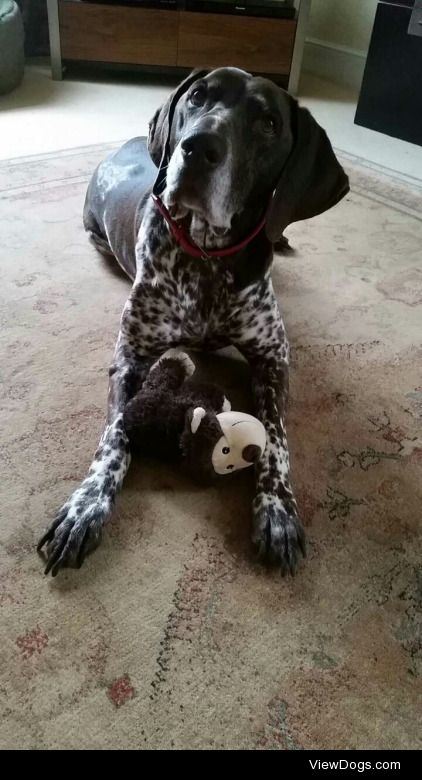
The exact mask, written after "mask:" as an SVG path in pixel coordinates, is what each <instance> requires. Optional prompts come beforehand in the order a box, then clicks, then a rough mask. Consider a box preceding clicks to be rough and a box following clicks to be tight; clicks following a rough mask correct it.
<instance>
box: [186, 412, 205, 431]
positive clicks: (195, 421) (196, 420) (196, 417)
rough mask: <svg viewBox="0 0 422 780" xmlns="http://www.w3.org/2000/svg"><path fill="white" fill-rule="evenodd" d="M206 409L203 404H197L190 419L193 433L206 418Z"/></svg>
mask: <svg viewBox="0 0 422 780" xmlns="http://www.w3.org/2000/svg"><path fill="white" fill-rule="evenodd" d="M205 415H206V411H205V409H204V408H203V407H202V406H197V407H196V408H195V409H194V410H193V412H192V418H191V421H190V429H191V431H192V433H196V432H197V430H198V428H199V426H200V425H201V421H202V420H203V419H204V417H205Z"/></svg>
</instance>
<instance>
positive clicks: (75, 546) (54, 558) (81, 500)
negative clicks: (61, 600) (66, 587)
mask: <svg viewBox="0 0 422 780" xmlns="http://www.w3.org/2000/svg"><path fill="white" fill-rule="evenodd" d="M110 509H111V505H110V500H109V499H108V498H107V497H105V496H103V495H101V493H100V492H99V491H98V490H95V488H93V487H92V485H90V486H88V485H87V483H86V482H85V483H82V485H81V486H80V487H79V488H78V489H77V490H76V491H75V492H74V493H73V495H72V496H71V498H70V499H69V500H68V501H67V502H66V504H64V506H63V507H62V509H61V510H60V512H59V513H58V514H57V515H56V517H55V519H54V520H53V522H52V523H51V525H50V526H49V528H48V530H47V532H46V533H45V534H44V536H43V537H42V538H41V539H40V541H39V542H38V546H37V550H38V552H40V551H41V550H42V548H43V547H44V545H45V544H46V545H47V551H46V561H47V565H46V568H45V572H44V573H45V574H49V572H50V571H51V574H52V576H53V577H55V576H56V574H57V573H58V572H59V570H60V569H65V568H73V569H79V568H80V567H81V566H82V564H83V562H84V560H85V558H86V556H87V555H89V554H90V553H91V552H93V551H94V550H95V549H96V547H98V545H99V544H100V542H101V538H102V529H103V525H104V523H105V521H106V519H107V516H108V514H109V512H110Z"/></svg>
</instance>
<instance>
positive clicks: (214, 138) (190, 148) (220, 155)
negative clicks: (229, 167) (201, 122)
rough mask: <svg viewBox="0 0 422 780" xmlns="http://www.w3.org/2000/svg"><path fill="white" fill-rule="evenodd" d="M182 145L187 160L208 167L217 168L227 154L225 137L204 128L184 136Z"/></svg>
mask: <svg viewBox="0 0 422 780" xmlns="http://www.w3.org/2000/svg"><path fill="white" fill-rule="evenodd" d="M181 147H182V153H183V156H184V157H185V159H186V160H189V161H190V162H193V163H198V164H200V165H205V166H206V167H207V168H216V167H217V165H220V163H221V162H222V161H223V160H224V157H225V155H226V144H225V142H224V139H223V138H221V136H220V135H218V134H217V133H211V132H209V131H204V130H203V131H201V132H196V133H193V134H192V135H190V136H188V137H187V138H184V139H183V141H182V143H181Z"/></svg>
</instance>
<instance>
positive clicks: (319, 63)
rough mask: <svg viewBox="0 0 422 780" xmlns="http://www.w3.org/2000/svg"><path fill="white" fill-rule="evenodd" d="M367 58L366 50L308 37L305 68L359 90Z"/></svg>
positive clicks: (304, 59) (304, 56) (304, 55)
mask: <svg viewBox="0 0 422 780" xmlns="http://www.w3.org/2000/svg"><path fill="white" fill-rule="evenodd" d="M365 60H366V52H365V51H360V50H359V49H351V48H349V47H348V46H339V45H337V44H334V43H329V41H320V40H318V39H317V38H307V39H306V42H305V51H304V54H303V70H306V71H309V72H310V73H315V74H316V75H317V76H322V77H323V78H327V79H330V81H337V82H339V83H340V84H345V85H347V86H348V87H354V88H355V89H356V90H359V89H360V85H361V82H362V76H363V71H364V68H365Z"/></svg>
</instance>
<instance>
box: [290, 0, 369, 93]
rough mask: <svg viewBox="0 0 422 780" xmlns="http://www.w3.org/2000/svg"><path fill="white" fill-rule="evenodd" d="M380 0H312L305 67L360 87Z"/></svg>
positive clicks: (335, 79) (321, 74) (334, 79)
mask: <svg viewBox="0 0 422 780" xmlns="http://www.w3.org/2000/svg"><path fill="white" fill-rule="evenodd" d="M377 2H378V0H312V4H311V12H310V17H309V25H308V30H307V36H306V39H307V43H306V46H305V55H304V65H303V67H304V70H308V71H311V72H313V73H316V74H318V75H320V76H324V77H326V78H331V79H332V80H333V81H340V82H341V83H344V84H348V85H349V86H353V87H355V88H358V87H359V86H360V82H361V79H362V74H363V69H364V65H365V57H366V53H367V51H368V46H369V40H370V37H371V31H372V25H373V21H374V16H375V11H376V8H377Z"/></svg>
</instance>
